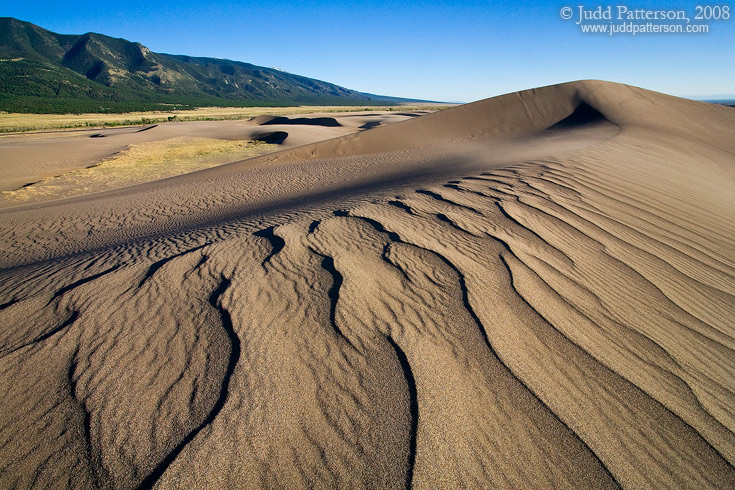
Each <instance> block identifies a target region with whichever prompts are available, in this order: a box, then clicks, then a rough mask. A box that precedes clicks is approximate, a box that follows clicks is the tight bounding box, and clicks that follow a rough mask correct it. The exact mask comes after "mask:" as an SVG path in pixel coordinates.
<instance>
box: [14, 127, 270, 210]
mask: <svg viewBox="0 0 735 490" xmlns="http://www.w3.org/2000/svg"><path fill="white" fill-rule="evenodd" d="M277 150H279V147H278V145H271V144H267V143H263V142H260V141H249V140H245V141H242V140H240V141H231V140H220V139H213V138H187V137H180V138H170V139H166V140H159V141H150V142H146V143H139V144H134V145H130V147H129V148H128V149H127V150H124V151H122V152H120V153H118V154H117V155H114V156H112V157H110V158H108V159H106V160H102V161H101V162H99V163H97V164H95V165H90V166H89V167H87V168H83V169H78V170H73V171H71V172H67V173H64V174H61V175H57V176H55V177H48V178H45V179H42V180H40V181H38V182H36V183H33V184H30V185H26V186H24V187H21V188H20V189H16V190H13V191H4V192H2V193H0V207H8V206H13V205H18V204H26V203H34V202H41V201H49V200H52V199H61V198H65V197H72V196H80V195H84V194H90V193H94V192H101V191H104V190H109V189H115V188H118V187H124V186H128V185H133V184H140V183H143V182H150V181H153V180H159V179H163V178H166V177H172V176H174V175H180V174H185V173H189V172H194V171H196V170H202V169H205V168H209V167H214V166H217V165H222V164H224V163H229V162H235V161H238V160H244V159H246V158H251V157H255V156H259V155H264V154H266V153H271V152H274V151H277Z"/></svg>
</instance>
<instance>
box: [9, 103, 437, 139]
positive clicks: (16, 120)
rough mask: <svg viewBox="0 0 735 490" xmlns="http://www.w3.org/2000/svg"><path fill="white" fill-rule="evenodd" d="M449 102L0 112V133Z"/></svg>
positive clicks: (412, 108)
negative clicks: (384, 104)
mask: <svg viewBox="0 0 735 490" xmlns="http://www.w3.org/2000/svg"><path fill="white" fill-rule="evenodd" d="M447 107H450V105H447V104H444V105H429V104H416V105H410V106H409V105H406V106H298V107H201V108H198V109H190V110H183V111H151V112H128V113H123V114H18V113H2V112H0V133H12V132H23V131H38V130H46V129H74V128H85V127H89V128H102V127H109V126H128V125H130V126H132V125H137V124H156V123H162V122H170V121H222V120H240V119H250V118H252V117H255V116H261V115H264V114H268V115H273V116H290V115H295V114H310V113H339V112H361V111H368V112H374V111H375V112H377V111H395V112H406V111H409V112H410V111H417V110H422V111H436V110H441V109H446V108H447Z"/></svg>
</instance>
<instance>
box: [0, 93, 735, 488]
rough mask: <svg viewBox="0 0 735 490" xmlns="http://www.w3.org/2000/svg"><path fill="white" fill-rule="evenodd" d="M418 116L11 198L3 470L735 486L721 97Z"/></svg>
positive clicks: (217, 479)
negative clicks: (245, 154) (150, 176)
mask: <svg viewBox="0 0 735 490" xmlns="http://www.w3.org/2000/svg"><path fill="white" fill-rule="evenodd" d="M408 119H409V120H406V121H402V122H396V123H394V124H390V125H387V126H385V127H376V128H374V129H371V130H369V131H363V132H359V133H355V134H350V135H347V136H343V137H341V138H337V139H329V140H327V141H322V142H318V143H311V144H306V145H303V146H296V147H294V148H291V149H286V150H284V151H280V152H277V153H272V154H269V155H265V156H262V157H258V158H255V159H250V160H247V161H244V162H240V163H232V164H229V165H223V166H219V167H216V168H212V169H208V170H203V171H200V172H195V173H190V174H186V175H181V176H178V177H174V178H170V179H165V180H159V181H156V182H151V183H147V184H142V185H138V186H134V187H127V188H124V189H118V190H113V191H109V192H106V193H101V194H95V195H91V196H86V197H76V198H72V199H68V200H63V201H57V202H53V203H46V204H36V205H32V206H21V207H15V208H10V209H5V210H2V211H0V267H2V270H1V271H0V487H2V488H29V487H43V488H45V487H54V488H63V487H68V488H98V487H99V488H126V489H127V488H130V489H134V488H151V487H155V488H182V489H192V488H303V487H308V488H335V487H338V488H346V487H347V488H376V487H377V488H402V487H409V486H411V487H415V488H432V489H433V488H459V487H469V488H479V487H497V488H550V487H563V488H616V487H623V488H734V487H735V469H734V468H733V465H734V464H735V434H734V432H733V431H734V430H735V138H734V136H735V109H733V108H728V107H723V106H715V105H711V104H706V103H700V102H693V101H688V100H683V99H677V98H674V97H669V96H665V95H662V94H657V93H654V92H649V91H646V90H643V89H638V88H634V87H629V86H625V85H618V84H612V83H607V82H598V81H585V82H575V83H569V84H563V85H558V86H552V87H544V88H539V89H535V90H530V91H524V92H519V93H514V94H509V95H506V96H502V97H497V98H493V99H488V100H484V101H480V102H476V103H474V104H469V105H465V106H460V107H456V108H452V109H448V110H445V111H442V112H439V113H435V114H429V115H425V116H421V117H418V118H408ZM366 122H369V121H366ZM260 123H262V121H260ZM260 123H259V124H260ZM286 126H288V125H286ZM260 127H270V128H282V126H279V125H270V126H268V125H264V126H263V125H261V126H260ZM325 127H326V126H325ZM325 127H317V126H314V127H313V128H312V129H314V130H315V131H317V130H319V131H323V130H324V129H325ZM326 128H327V129H326V130H330V128H329V127H326ZM331 129H333V128H331ZM283 130H285V131H287V129H283ZM213 131H215V133H216V130H213ZM141 134H145V133H141ZM222 137H226V136H222ZM103 139H104V138H103ZM322 139H323V138H322Z"/></svg>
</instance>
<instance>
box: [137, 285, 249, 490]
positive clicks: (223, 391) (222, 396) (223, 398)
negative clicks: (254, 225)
mask: <svg viewBox="0 0 735 490" xmlns="http://www.w3.org/2000/svg"><path fill="white" fill-rule="evenodd" d="M229 286H230V280H229V279H227V278H226V277H224V276H223V277H222V278H221V280H220V283H219V286H217V289H215V290H214V291H213V292H212V294H211V295H210V296H209V303H210V304H211V305H212V307H213V308H215V309H216V310H217V311H218V312H219V315H220V318H221V320H222V328H223V329H224V330H225V332H226V333H227V336H228V337H229V339H230V354H229V360H228V362H227V369H226V371H225V374H224V377H223V379H222V384H221V388H220V391H219V396H218V397H217V400H216V401H215V403H214V406H212V409H211V410H210V411H209V414H208V415H207V416H206V417H205V418H204V420H203V421H202V422H201V423H200V424H199V425H198V426H197V427H195V428H194V429H193V430H192V431H190V432H189V433H187V434H186V436H184V438H183V439H182V440H181V441H180V442H179V443H178V444H177V445H176V446H175V447H174V448H173V449H172V450H171V452H169V453H168V454H167V455H166V457H165V458H164V459H163V461H161V462H160V463H158V464H157V465H156V467H155V468H154V469H153V471H152V472H151V473H149V474H148V475H147V476H146V477H145V478H144V479H143V481H141V482H140V484H139V485H138V486H137V488H139V489H147V488H153V487H154V486H155V485H156V483H157V482H158V480H159V479H160V478H161V476H162V475H163V474H164V473H165V472H166V470H167V469H168V467H169V466H171V464H172V463H173V462H174V461H175V460H176V458H177V457H178V455H179V454H180V453H181V451H183V450H184V448H185V447H186V445H187V444H189V443H190V442H191V441H192V440H194V438H195V437H196V436H197V435H198V434H199V433H200V432H201V431H202V430H204V429H205V428H206V427H207V426H209V425H210V424H211V423H212V421H214V419H215V418H216V417H217V415H218V414H219V412H220V411H221V410H222V407H224V406H225V403H226V402H227V395H228V391H229V386H230V379H231V378H232V374H233V372H234V371H235V366H236V365H237V363H238V361H239V360H240V339H239V337H238V335H237V333H235V330H234V327H233V325H232V318H231V317H230V314H229V312H228V311H227V310H226V309H225V308H223V307H222V295H224V293H225V291H227V288H228V287H229Z"/></svg>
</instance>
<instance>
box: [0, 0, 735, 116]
mask: <svg viewBox="0 0 735 490" xmlns="http://www.w3.org/2000/svg"><path fill="white" fill-rule="evenodd" d="M697 3H698V2H695V1H692V2H660V1H659V2H651V1H642V2H632V1H631V2H628V1H612V2H607V3H605V2H599V1H597V2H590V3H588V2H586V1H578V0H577V1H568V0H567V1H565V0H560V1H551V2H535V3H528V4H524V5H519V4H518V3H517V2H507V3H506V2H491V1H469V0H468V1H444V2H436V1H434V2H427V1H418V2H416V1H414V2H411V3H410V4H409V3H408V2H391V1H384V2H377V1H376V2H365V1H361V0H352V1H349V2H347V1H345V2H330V1H322V2H311V1H290V0H283V1H271V0H260V1H252V2H251V1H246V2H213V1H209V0H196V1H189V0H180V1H175V2H174V1H169V0H157V1H150V0H148V1H137V0H128V1H124V2H100V1H99V0H95V1H86V0H76V1H74V2H59V1H53V2H45V1H34V2H13V4H10V3H9V2H7V3H6V4H5V5H4V6H3V8H2V9H0V15H2V16H10V17H17V18H19V19H21V20H26V21H29V22H33V23H34V24H37V25H40V26H41V27H45V28H47V29H50V30H52V31H56V32H61V33H67V34H81V33H84V32H89V31H94V32H101V33H103V34H107V35H111V36H115V37H123V38H125V39H128V40H131V41H137V42H140V43H142V44H144V45H146V46H147V47H149V48H150V49H151V50H153V51H156V52H164V53H174V54H188V55H194V56H211V57H218V58H229V59H233V60H239V61H247V62H249V63H254V64H257V65H263V66H269V67H277V68H281V69H283V70H285V71H288V72H291V73H297V74H299V75H305V76H309V77H313V78H318V79H321V80H326V81H329V82H333V83H337V84H339V85H342V86H345V87H349V88H352V89H356V90H361V91H365V92H372V93H378V94H384V95H394V96H401V97H413V98H423V99H430V100H446V101H464V102H469V101H473V100H478V99H482V98H485V97H491V96H494V95H499V94H502V93H506V92H512V91H516V90H520V89H524V88H531V87H537V86H541V85H549V84H553V83H558V82H564V81H569V80H577V79H584V78H598V79H604V80H611V81H616V82H623V83H628V84H632V85H638V86H642V87H645V88H649V89H652V90H657V91H660V92H665V93H669V94H673V95H688V96H691V95H704V96H708V95H720V94H735V49H734V48H735V19H733V18H730V19H729V20H720V21H714V20H711V21H709V22H708V24H709V28H710V32H708V33H706V34H639V35H637V36H631V35H629V34H628V35H618V36H608V35H604V34H591V33H582V32H581V31H580V27H579V26H577V25H576V24H575V22H576V20H577V19H576V14H577V11H578V6H579V5H583V6H584V7H585V8H593V7H596V6H598V5H602V6H607V5H611V6H612V8H613V9H616V8H617V6H618V5H626V6H628V7H629V8H630V9H634V8H651V9H661V8H665V9H678V8H681V9H684V10H686V11H687V12H688V13H691V14H692V15H693V14H694V6H695V5H696V4H697ZM700 3H701V2H700ZM565 6H570V7H572V8H573V11H574V13H575V18H572V19H571V20H569V21H565V20H563V19H561V17H560V15H559V13H560V10H561V8H562V7H565ZM731 9H733V10H735V3H733V4H732V5H731ZM731 13H732V14H733V16H735V11H733V12H731Z"/></svg>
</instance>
